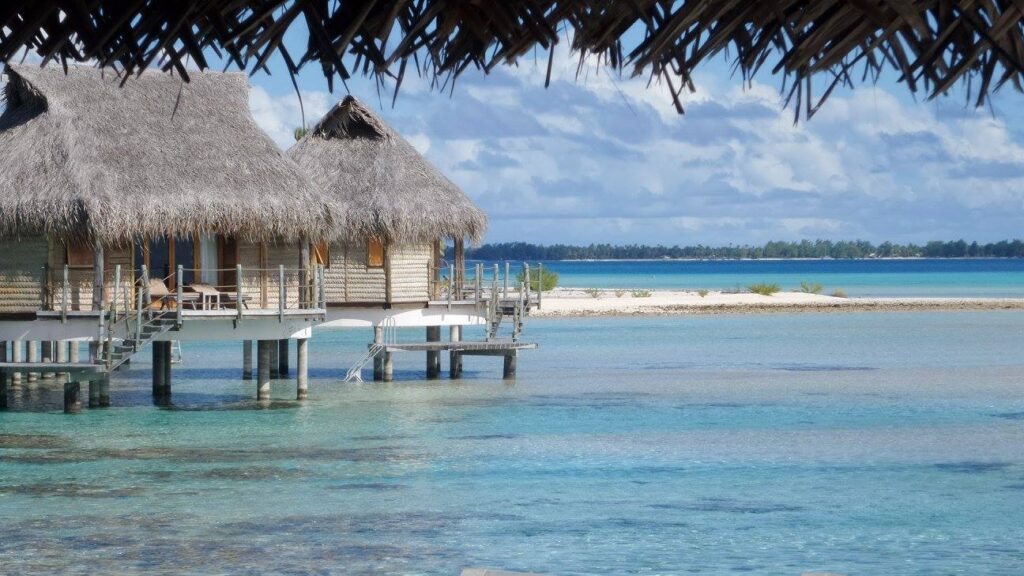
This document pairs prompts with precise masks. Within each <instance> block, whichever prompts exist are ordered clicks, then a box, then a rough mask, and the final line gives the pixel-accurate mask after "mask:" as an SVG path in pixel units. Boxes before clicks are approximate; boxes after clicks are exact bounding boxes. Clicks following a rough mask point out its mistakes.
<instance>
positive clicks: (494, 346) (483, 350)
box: [384, 340, 537, 356]
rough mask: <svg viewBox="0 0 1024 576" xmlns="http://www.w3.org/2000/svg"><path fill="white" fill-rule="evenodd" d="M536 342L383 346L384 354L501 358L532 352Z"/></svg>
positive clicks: (459, 342) (397, 344)
mask: <svg viewBox="0 0 1024 576" xmlns="http://www.w3.org/2000/svg"><path fill="white" fill-rule="evenodd" d="M536 348H537V343H536V342H512V341H510V340H493V341H490V342H473V341H458V342H406V343H394V344H385V345H384V351H385V352H443V351H445V350H447V351H449V352H460V353H462V354H465V355H467V356H472V355H474V354H475V355H480V356H501V355H504V354H507V353H509V352H516V351H519V350H534V349H536Z"/></svg>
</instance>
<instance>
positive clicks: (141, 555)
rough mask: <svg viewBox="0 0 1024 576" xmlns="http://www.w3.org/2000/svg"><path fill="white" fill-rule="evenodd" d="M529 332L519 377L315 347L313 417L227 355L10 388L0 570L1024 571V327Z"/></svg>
mask: <svg viewBox="0 0 1024 576" xmlns="http://www.w3.org/2000/svg"><path fill="white" fill-rule="evenodd" d="M527 329H528V334H529V335H530V337H531V338H533V339H535V340H537V341H538V342H540V344H541V346H542V347H541V349H539V350H537V351H535V352H530V353H525V354H523V355H522V356H521V357H520V359H519V377H518V379H517V381H516V382H515V383H514V384H507V383H504V382H503V381H501V380H500V378H499V376H500V372H501V369H500V362H499V361H497V360H495V359H493V358H472V357H471V358H467V359H466V375H467V378H466V379H464V380H462V381H460V382H457V383H453V382H451V381H448V380H441V381H434V382H428V381H425V380H423V379H422V365H423V358H422V356H421V355H412V354H409V355H407V356H399V357H398V359H397V362H396V369H397V375H398V377H399V378H401V379H403V380H405V381H403V382H398V383H394V384H389V385H384V384H363V385H358V384H340V383H339V380H340V376H341V374H342V373H343V367H344V366H345V365H346V364H348V363H349V362H351V361H353V360H354V359H355V357H356V356H357V355H358V351H359V349H360V347H359V346H360V345H361V344H365V341H366V339H367V336H368V335H367V334H365V333H361V332H320V333H318V334H317V335H316V337H315V339H314V340H313V343H312V344H311V352H312V354H311V357H312V358H311V365H312V367H313V370H312V373H313V376H314V380H313V382H312V384H311V399H310V401H309V402H308V403H306V404H303V405H298V404H295V403H293V402H291V401H290V400H289V399H290V398H291V397H292V395H293V394H294V384H293V383H291V382H289V381H281V382H279V383H276V384H275V385H274V389H273V392H274V395H275V398H276V399H277V400H276V401H275V402H274V404H273V405H272V408H271V409H257V408H256V406H255V404H254V403H253V402H252V401H251V400H250V398H252V397H253V396H254V393H255V391H254V385H253V384H252V383H251V382H242V381H240V380H239V379H238V375H239V370H238V366H239V364H240V356H241V354H240V350H239V346H238V345H237V344H230V345H228V344H221V343H209V344H203V345H196V344H188V343H186V344H185V346H184V354H185V360H186V362H185V364H184V365H181V366H176V367H175V378H176V381H175V384H174V401H175V405H176V407H175V409H158V408H155V407H153V406H151V405H150V403H149V380H148V368H149V366H148V362H141V361H140V362H136V363H135V364H134V365H133V367H132V369H131V370H129V371H127V372H122V373H119V374H118V376H117V378H116V379H115V380H114V381H113V383H112V397H113V402H114V404H115V407H114V408H111V409H107V410H93V411H89V410H87V409H86V410H83V413H82V414H80V415H78V416H72V417H68V416H65V415H63V414H61V413H59V412H58V410H59V407H60V397H59V393H58V392H57V391H56V390H49V389H47V388H46V387H45V386H41V387H39V388H36V389H34V390H29V389H27V388H23V389H22V391H20V392H19V393H18V395H17V397H16V398H15V404H16V408H17V409H18V410H16V411H11V412H7V413H0V445H2V446H4V447H3V448H0V518H2V524H0V573H10V574H22V573H40V572H57V571H59V572H65V573H79V574H93V573H104V572H105V573H123V572H142V571H145V572H150V573H168V574H171V573H181V572H190V573H270V572H272V573H292V574H298V573H321V574H327V573H344V574H458V572H459V570H460V569H461V568H463V567H466V566H492V567H502V568H506V569H514V570H534V571H540V572H550V573H555V574H626V573H633V574H684V573H699V574H731V573H737V572H748V573H749V572H752V573H756V574H788V575H793V574H799V573H801V572H802V571H810V570H831V571H836V572H840V573H846V574H958V573H970V574H1020V573H1021V572H1022V571H1024V547H1022V545H1021V542H1024V357H1022V356H1021V350H1024V313H1021V312H1015V311H1000V312H946V313H924V312H919V313H891V314H881V313H876V314H854V313H851V314H836V315H826V314H804V315H781V314H780V315H769V316H749V315H744V316H701V317H668V318H612V319H605V318H601V319H559V320H540V319H534V320H531V321H530V323H529V325H528V328H527ZM410 336H412V335H411V334H410ZM24 410H34V411H24ZM29 435H41V436H29Z"/></svg>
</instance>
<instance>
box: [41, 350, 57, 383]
mask: <svg viewBox="0 0 1024 576" xmlns="http://www.w3.org/2000/svg"><path fill="white" fill-rule="evenodd" d="M40 345H41V346H42V358H41V360H42V361H43V363H44V364H49V363H51V362H53V361H54V360H56V351H55V350H54V348H55V346H54V345H53V340H43V341H42V342H40ZM54 376H56V374H54V373H53V372H43V379H46V380H51V379H53V377H54Z"/></svg>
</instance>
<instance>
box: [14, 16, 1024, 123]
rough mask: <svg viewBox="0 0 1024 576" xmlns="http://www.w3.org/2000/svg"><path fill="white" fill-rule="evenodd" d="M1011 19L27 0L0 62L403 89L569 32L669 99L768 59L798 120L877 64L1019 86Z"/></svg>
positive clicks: (1017, 31) (1018, 25)
mask: <svg viewBox="0 0 1024 576" xmlns="http://www.w3.org/2000/svg"><path fill="white" fill-rule="evenodd" d="M1022 11H1024V6H1022V5H1021V3H1020V2H1019V1H1018V0H970V1H968V0H914V1H908V0H872V1H863V0H862V1H848V0H759V1H756V2H755V1H751V0H716V1H714V2H708V1H704V0H629V1H616V0H502V1H500V2H479V1H467V0H462V1H454V0H393V1H389V2H380V1H377V0H345V1H344V2H326V0H291V1H290V2H281V1H280V0H196V1H191V2H188V3H185V4H184V5H183V4H182V3H181V2H178V1H173V0H151V1H147V2H133V3H126V2H123V1H122V0H90V1H89V2H80V1H70V0H35V1H33V2H6V3H0V59H4V60H7V59H11V58H14V57H16V56H17V54H18V51H19V50H20V49H22V48H23V47H30V48H31V49H33V50H35V51H36V52H37V53H38V54H40V55H42V56H43V57H45V58H48V59H49V58H56V59H60V60H72V61H84V60H97V61H99V62H100V63H101V65H104V66H113V65H117V66H119V67H121V68H123V69H125V70H127V71H129V72H132V71H142V70H145V69H146V68H147V67H148V66H149V65H150V64H151V63H154V62H156V63H159V64H160V65H162V66H163V67H164V68H165V69H170V68H176V69H177V70H178V71H179V73H180V74H186V67H185V65H184V64H185V62H186V59H191V61H192V62H194V63H196V64H197V65H198V66H199V67H200V68H206V67H207V60H206V57H207V52H206V51H207V50H209V49H211V48H212V49H214V50H218V51H219V52H220V53H221V54H223V55H224V56H225V57H227V58H229V59H230V60H231V61H232V62H233V63H234V65H235V66H237V67H239V68H249V69H252V70H258V69H260V68H262V67H263V66H264V64H265V63H266V61H267V59H268V58H270V57H271V56H272V55H274V54H276V53H278V52H279V53H280V54H281V55H282V56H283V57H284V59H285V62H286V64H287V65H288V67H289V68H290V70H291V72H292V74H293V75H294V74H295V72H296V70H297V69H298V68H301V67H302V66H303V65H304V64H306V63H314V64H317V65H319V66H320V67H321V68H322V70H323V72H324V74H325V75H326V76H327V77H328V79H331V78H333V77H335V76H340V77H341V78H343V79H344V78H347V77H348V76H349V74H351V73H352V72H353V71H354V72H358V73H362V74H367V73H370V74H376V75H378V77H381V78H383V77H385V76H392V77H397V78H399V79H400V78H401V77H402V76H403V74H404V73H405V71H406V67H407V64H408V63H409V62H412V63H413V67H414V68H416V69H418V70H419V72H421V73H423V74H425V75H428V76H431V77H432V78H434V79H438V80H439V82H438V84H439V85H443V84H444V83H445V82H447V81H448V80H450V79H452V78H453V77H454V76H457V75H458V74H459V73H461V72H462V71H463V70H465V69H466V68H470V67H476V68H481V69H484V70H489V69H490V68H492V67H493V66H496V65H498V64H502V63H505V64H508V63H513V62H515V61H516V59H518V58H520V57H523V56H527V55H532V53H533V51H534V50H535V49H536V48H537V47H538V46H539V47H540V48H541V49H545V50H549V49H550V47H551V46H553V45H554V44H557V43H558V42H559V41H560V40H561V39H563V38H567V37H569V36H570V35H571V37H572V44H573V48H574V49H575V50H576V51H577V52H579V53H580V54H581V55H586V54H600V55H602V57H604V59H605V62H606V64H608V65H609V66H611V67H612V68H614V69H616V70H626V71H628V72H631V73H635V74H647V73H649V74H653V75H657V76H661V77H663V78H664V79H665V80H667V81H669V82H672V83H673V85H674V87H675V90H682V89H683V88H684V87H686V86H687V85H688V84H689V82H690V78H691V76H692V74H693V72H694V70H695V69H696V68H697V67H698V66H699V65H700V64H701V63H702V62H704V61H706V60H708V59H709V58H712V57H714V56H716V55H719V54H723V53H724V54H726V55H727V57H728V58H729V59H730V60H732V61H733V63H734V64H735V65H736V68H737V69H738V70H739V72H740V76H741V77H742V78H743V79H748V78H749V77H750V76H751V75H752V74H753V73H754V72H755V71H757V70H758V69H760V68H761V67H762V65H764V64H765V63H766V62H767V63H768V65H769V66H773V67H774V70H773V71H772V72H773V73H781V74H784V75H785V77H786V79H787V80H788V84H789V86H790V87H791V89H793V90H794V91H793V92H792V93H791V95H792V96H793V97H795V99H796V100H797V106H796V107H797V109H798V110H800V109H801V103H803V104H805V106H804V108H805V112H804V113H805V114H810V113H811V112H812V111H813V110H814V107H815V106H816V104H817V103H818V99H819V98H820V96H827V95H828V94H829V92H830V87H831V86H833V85H835V83H851V84H852V83H856V82H863V81H865V80H870V79H873V78H874V77H875V75H876V74H877V73H879V72H880V71H882V70H886V69H888V70H893V71H895V72H896V75H897V76H898V77H900V78H901V80H902V81H903V82H904V83H905V84H906V86H907V87H908V88H909V89H910V90H912V91H915V92H916V91H918V90H920V89H923V90H924V91H925V92H927V93H928V94H930V95H935V94H941V93H943V92H945V91H946V90H947V89H948V88H949V87H950V86H951V85H952V84H954V83H956V82H960V81H966V82H965V84H966V85H967V86H968V89H969V90H970V91H972V92H973V93H974V94H975V95H976V97H977V102H978V103H981V102H983V101H984V99H985V97H986V96H987V95H988V94H989V93H990V92H991V91H992V90H994V89H996V88H998V87H999V86H1001V85H1002V84H1004V83H1006V82H1009V83H1011V84H1013V85H1015V86H1017V87H1018V88H1019V86H1020V83H1021V74H1022V71H1024V20H1022ZM293 26H297V27H299V28H302V29H303V31H304V32H305V30H306V29H308V34H306V36H308V42H306V43H305V44H304V45H300V46H295V45H292V46H291V47H290V49H291V52H289V46H288V43H287V42H285V41H284V40H285V37H286V32H287V31H288V30H289V29H290V28H291V27H293ZM292 53H294V55H293V54H292ZM812 77H816V78H817V82H816V83H815V86H813V88H814V90H815V91H814V92H812V84H811V78H812ZM399 83H400V82H399ZM676 105H677V106H679V101H678V99H677V100H676ZM680 109H681V106H680Z"/></svg>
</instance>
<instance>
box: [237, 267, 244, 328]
mask: <svg viewBox="0 0 1024 576" xmlns="http://www.w3.org/2000/svg"><path fill="white" fill-rule="evenodd" d="M244 302H245V294H243V293H242V265H241V264H235V313H236V314H237V316H238V320H239V321H241V320H242V308H244V307H245V306H244V304H243V303H244Z"/></svg>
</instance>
